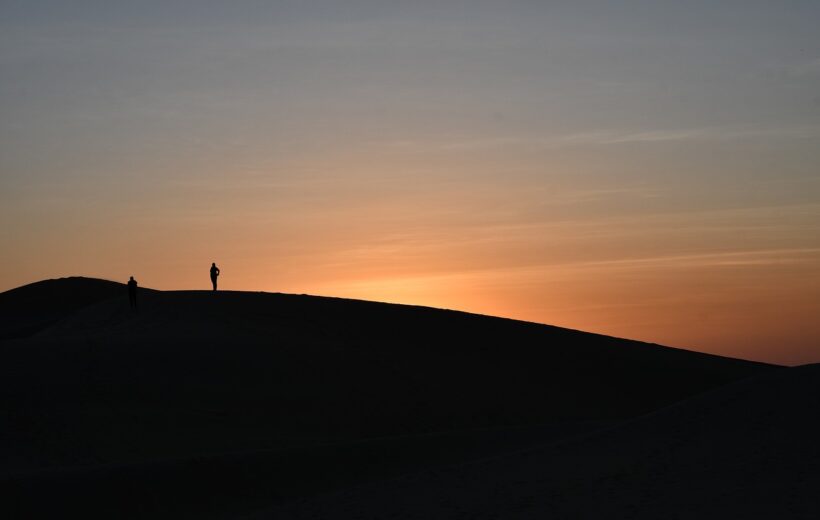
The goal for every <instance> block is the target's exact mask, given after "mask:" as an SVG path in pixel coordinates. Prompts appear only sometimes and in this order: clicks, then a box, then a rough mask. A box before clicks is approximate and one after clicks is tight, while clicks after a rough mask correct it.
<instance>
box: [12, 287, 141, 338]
mask: <svg viewBox="0 0 820 520" xmlns="http://www.w3.org/2000/svg"><path fill="white" fill-rule="evenodd" d="M123 291H125V287H124V285H123V284H119V283H116V282H110V281H108V280H97V279H95V278H83V277H79V276H77V277H71V278H60V279H57V280H43V281H41V282H35V283H31V284H28V285H24V286H22V287H18V288H16V289H12V290H10V291H6V292H3V293H0V339H10V338H16V337H25V336H30V335H32V334H34V333H36V332H38V331H40V330H42V329H43V328H46V327H48V326H49V325H52V324H54V323H56V322H57V321H59V320H60V319H62V318H65V317H66V316H69V315H70V314H71V313H73V312H75V311H77V310H78V309H81V308H83V307H85V306H87V305H91V304H92V303H96V302H99V301H103V300H107V299H110V298H114V297H117V296H122V294H123Z"/></svg>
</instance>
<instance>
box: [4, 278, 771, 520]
mask: <svg viewBox="0 0 820 520" xmlns="http://www.w3.org/2000/svg"><path fill="white" fill-rule="evenodd" d="M16 302H22V303H20V304H19V305H18V304H16ZM56 302H62V303H59V304H58V303H56ZM0 304H2V305H3V306H4V308H5V309H15V312H16V313H17V314H16V316H18V318H19V320H18V321H19V322H20V323H23V322H25V323H34V324H37V325H36V326H32V327H30V328H28V329H25V330H23V329H21V328H19V327H17V326H16V325H15V324H14V323H12V322H8V321H7V322H2V327H0V334H5V335H0V337H2V338H5V339H3V340H1V341H0V414H2V416H0V418H2V420H3V424H4V427H3V428H2V429H1V430H0V475H2V476H4V478H5V480H4V482H5V483H6V484H8V485H9V486H10V487H7V489H16V490H17V492H15V493H16V495H17V498H20V497H29V498H30V499H31V497H36V496H37V493H36V492H35V493H34V495H32V494H31V490H32V489H42V490H48V489H50V490H51V491H52V492H51V493H50V496H51V497H52V498H53V500H52V502H50V503H48V504H43V503H41V502H38V501H37V500H36V499H32V500H30V501H29V502H27V503H28V504H29V506H30V507H35V506H34V504H39V505H38V506H37V507H47V508H48V507H52V508H57V507H58V504H61V502H60V500H59V499H58V497H59V496H62V497H63V500H64V502H62V504H63V505H64V506H66V507H67V506H68V505H69V504H70V503H74V504H75V505H77V504H84V503H86V502H84V500H85V499H90V497H97V498H96V502H95V503H96V505H97V506H99V510H100V511H109V513H111V511H114V512H113V513H111V514H115V515H118V516H127V515H126V511H125V510H123V509H121V508H122V507H123V503H125V500H126V498H127V499H128V502H133V501H134V498H133V495H134V493H135V492H136V493H137V494H138V495H139V494H140V493H148V495H150V497H151V500H149V504H148V505H146V506H145V507H147V508H148V509H147V510H146V511H148V512H145V511H143V510H142V509H139V508H137V509H134V508H131V509H127V512H128V514H131V515H134V516H137V517H139V516H141V515H142V514H143V513H145V514H146V515H148V514H149V512H150V515H151V516H156V515H157V514H158V513H159V512H162V511H166V512H167V511H170V510H171V509H173V508H174V507H178V508H181V510H182V511H189V512H190V511H191V510H193V509H195V508H197V507H199V508H200V509H201V510H202V511H201V514H200V516H201V517H206V516H207V515H208V514H212V515H217V514H219V515H222V514H227V513H226V512H230V511H234V512H236V511H239V510H241V509H243V508H244V509H248V508H251V505H253V507H261V506H263V505H270V503H271V501H273V502H275V501H278V500H284V499H292V498H294V497H299V496H310V495H313V494H315V493H317V492H326V491H330V490H333V489H338V488H340V487H345V486H348V485H353V484H357V483H363V482H367V481H373V480H379V479H382V478H384V477H386V476H391V475H398V474H401V473H402V472H407V471H418V470H420V469H424V468H426V467H433V466H437V465H441V464H454V463H462V462H464V461H466V460H470V459H475V458H479V457H483V456H488V455H493V454H498V453H502V452H507V451H511V450H516V449H521V448H523V447H527V446H533V445H536V444H541V443H544V442H547V441H553V440H555V439H558V438H566V437H567V436H570V435H575V434H578V433H579V432H583V431H589V430H593V429H596V428H599V427H601V426H604V425H612V424H614V423H617V422H618V421H622V420H625V419H628V418H632V417H636V416H639V415H641V414H645V413H648V412H651V411H653V410H657V409H660V408H662V407H665V406H668V405H670V404H672V403H675V402H678V401H680V400H682V399H686V398H688V397H691V396H693V395H696V394H699V393H702V392H705V391H708V390H710V389H714V388H716V387H719V386H722V385H725V384H727V383H730V382H732V381H737V380H740V379H744V378H747V377H750V376H754V375H759V374H766V373H770V372H778V371H781V370H783V369H780V368H779V367H773V366H770V365H765V364H760V363H752V362H747V361H742V360H736V359H729V358H723V357H718V356H711V355H706V354H700V353H695V352H689V351H684V350H679V349H671V348H666V347H661V346H658V345H651V344H646V343H640V342H634V341H629V340H623V339H618V338H611V337H606V336H600V335H595V334H589V333H583V332H579V331H573V330H567V329H561V328H557V327H551V326H547V325H538V324H534V323H526V322H520V321H514V320H507V319H501V318H493V317H488V316H479V315H471V314H466V313H461V312H455V311H444V310H439V309H431V308H424V307H414V306H404V305H388V304H380V303H373V302H363V301H354V300H344V299H336V298H320V297H312V296H304V295H301V296H299V295H285V294H269V293H242V292H218V293H212V292H210V291H169V292H164V291H149V290H143V289H141V290H140V294H139V311H138V312H134V311H132V310H131V309H129V306H128V301H127V297H126V291H125V288H124V286H123V285H121V284H115V283H113V282H105V281H101V280H92V279H81V278H80V279H77V278H74V279H63V280H52V281H46V282H41V283H38V284H32V285H31V286H26V287H23V288H20V289H16V290H13V291H9V292H7V293H2V294H0ZM9 331H13V332H11V333H10V332H9ZM294 475H301V477H298V478H297V477H294ZM180 480H183V481H185V482H187V486H188V487H186V488H184V489H187V490H188V491H189V493H188V495H186V494H185V493H183V492H182V488H179V486H176V485H175V483H176V482H179V481H180ZM80 482H83V483H85V484H84V485H83V486H82V487H81V488H77V483H80ZM11 483H15V484H14V485H11ZM70 483H73V484H70ZM118 483H119V484H118ZM163 483H164V484H163ZM32 486H33V487H32ZM100 486H102V488H101V487H100ZM106 486H107V487H106ZM111 486H114V488H112V487H111ZM273 488H275V489H273ZM101 489H106V491H105V492H104V493H102V492H100V490H101ZM204 489H207V490H208V495H209V496H211V497H214V500H217V499H216V498H215V497H220V498H219V499H218V502H219V504H221V506H219V507H217V506H216V505H214V504H212V503H211V502H209V501H207V500H203V498H202V493H201V491H202V490H204ZM25 490H28V491H25ZM59 490H62V492H58V491H59ZM69 490H70V491H69ZM81 490H85V491H81ZM135 490H137V491H135ZM174 490H175V491H174ZM102 495H105V496H107V497H108V502H107V504H108V506H106V507H110V508H113V509H112V510H107V509H105V508H104V507H102V503H101V502H100V499H99V497H100V496H102ZM186 496H187V497H188V498H185V497H186ZM83 497H85V498H83ZM243 497H244V498H243ZM120 499H122V500H120ZM78 501H79V502H78ZM17 502H18V503H20V504H24V503H26V501H25V500H22V499H21V500H18V501H17ZM151 504H153V505H151ZM232 504H233V505H232ZM238 504H244V505H243V506H242V507H239V506H238ZM234 505H235V506H236V507H234ZM78 507H80V508H82V509H83V510H84V511H85V510H87V509H88V507H84V506H82V505H80V506H78ZM118 508H119V509H118ZM57 510H59V509H57ZM86 513H88V511H86ZM103 516H104V515H103Z"/></svg>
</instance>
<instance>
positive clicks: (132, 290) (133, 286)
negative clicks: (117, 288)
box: [128, 276, 137, 309]
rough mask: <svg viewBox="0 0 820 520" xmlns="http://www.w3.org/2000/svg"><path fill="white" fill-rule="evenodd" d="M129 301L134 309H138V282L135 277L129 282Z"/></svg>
mask: <svg viewBox="0 0 820 520" xmlns="http://www.w3.org/2000/svg"><path fill="white" fill-rule="evenodd" d="M128 301H129V302H130V303H131V308H132V309H136V308H137V281H136V280H134V277H133V276H132V277H131V278H129V280H128Z"/></svg>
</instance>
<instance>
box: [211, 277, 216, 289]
mask: <svg viewBox="0 0 820 520" xmlns="http://www.w3.org/2000/svg"><path fill="white" fill-rule="evenodd" d="M211 283H212V284H214V291H215V290H216V276H212V277H211Z"/></svg>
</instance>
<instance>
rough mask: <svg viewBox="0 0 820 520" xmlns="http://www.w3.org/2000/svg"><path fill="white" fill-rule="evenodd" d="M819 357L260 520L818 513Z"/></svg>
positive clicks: (716, 516)
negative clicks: (595, 427) (547, 440)
mask: <svg viewBox="0 0 820 520" xmlns="http://www.w3.org/2000/svg"><path fill="white" fill-rule="evenodd" d="M818 395H820V364H818V365H808V366H803V367H798V368H794V369H790V370H788V371H778V372H776V373H772V374H766V375H763V376H759V377H755V378H751V379H747V380H744V381H742V382H739V383H735V384H732V385H728V386H727V387H725V388H721V389H718V390H715V391H713V392H709V393H707V394H705V395H701V396H698V397H695V398H692V399H689V400H687V401H685V402H683V403H680V404H677V405H674V406H671V407H668V408H666V409H663V410H661V411H659V412H655V413H652V414H649V415H646V416H643V417H641V418H638V419H636V420H634V421H629V422H626V423H625V424H622V425H618V426H615V427H612V428H608V429H604V430H602V431H598V432H595V433H592V434H588V435H582V436H579V437H577V438H574V439H572V440H568V441H564V442H557V443H552V444H547V445H545V446H542V447H538V448H533V449H527V450H522V451H519V452H517V453H513V454H505V455H501V456H497V457H490V458H487V459H483V460H481V461H477V462H470V463H465V464H460V465H453V466H448V467H445V468H440V469H437V470H434V471H422V472H418V473H416V474H413V475H410V476H406V477H402V478H398V479H393V480H389V481H386V482H383V483H379V484H374V485H370V486H363V487H359V488H354V489H347V490H345V491H343V492H338V493H335V494H330V495H327V496H324V497H321V498H319V499H316V500H313V501H311V502H305V503H296V504H292V505H290V506H288V507H284V508H281V509H277V510H273V511H268V512H265V513H262V514H258V515H255V516H253V518H256V519H263V518H358V519H370V518H372V519H376V518H398V519H401V518H413V519H417V518H418V519H420V518H474V519H485V518H487V519H489V518H528V519H529V518H532V519H536V518H646V519H650V518H692V519H725V518H789V519H796V518H805V519H810V518H817V517H818V514H820V493H818V490H820V444H818V438H820V408H818V406H817V396H818Z"/></svg>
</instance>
